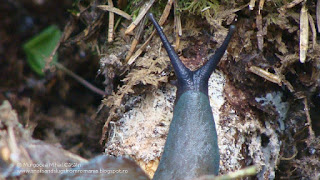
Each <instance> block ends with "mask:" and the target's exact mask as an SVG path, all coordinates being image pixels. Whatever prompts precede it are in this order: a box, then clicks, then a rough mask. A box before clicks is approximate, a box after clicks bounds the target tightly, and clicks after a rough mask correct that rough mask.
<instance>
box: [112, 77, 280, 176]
mask: <svg viewBox="0 0 320 180" xmlns="http://www.w3.org/2000/svg"><path fill="white" fill-rule="evenodd" d="M224 84H225V76H224V75H223V74H222V73H221V72H219V71H217V72H216V73H213V74H212V76H211V78H210V80H209V96H210V104H211V106H212V111H213V114H214V119H215V123H216V127H217V132H218V137H219V142H218V143H219V148H220V158H221V160H220V173H221V174H225V173H227V172H229V171H234V170H237V169H240V168H243V165H244V164H243V162H245V159H251V160H252V161H246V163H249V164H247V165H250V164H256V165H258V166H259V167H260V173H259V174H258V175H257V177H258V178H259V179H265V178H270V179H273V178H274V175H275V167H276V165H277V162H278V157H279V152H280V140H279V137H278V135H277V133H276V132H275V130H274V129H273V128H272V127H271V126H270V124H268V123H266V124H264V125H263V124H261V123H260V121H259V120H258V119H257V118H255V117H254V115H252V114H250V113H248V114H247V116H246V119H245V120H244V121H240V117H238V116H237V115H236V114H235V112H234V110H232V108H231V107H230V105H229V104H228V102H226V101H225V97H224V94H223V93H224V92H223V87H224ZM174 98H175V88H174V87H173V86H171V85H168V86H167V87H166V89H165V90H159V89H158V90H157V91H156V92H155V93H150V94H148V95H146V97H145V99H143V100H142V101H141V103H140V105H138V106H136V107H134V108H133V109H132V110H130V111H129V112H127V113H125V115H124V117H123V118H121V119H120V121H118V122H115V124H114V127H113V129H114V131H113V134H112V135H111V136H110V138H109V140H108V143H107V145H106V153H107V154H114V155H116V156H121V155H130V156H131V157H133V158H134V159H135V160H136V161H137V162H138V163H139V164H140V165H141V166H142V167H143V168H144V169H145V170H146V172H147V173H148V174H149V176H150V177H152V176H153V173H154V171H155V170H156V167H157V164H158V162H159V159H160V156H161V152H162V150H163V146H164V143H165V138H166V134H167V132H168V128H169V125H170V120H171V118H172V110H173V101H174ZM226 106H229V108H223V107H226ZM226 110H228V112H222V111H226ZM226 114H227V116H225V115H226ZM241 122H244V123H241ZM262 133H263V134H264V135H265V136H267V137H268V138H269V143H268V144H267V145H264V146H263V145H262V142H261V134H262ZM243 147H247V150H248V152H244V148H243Z"/></svg>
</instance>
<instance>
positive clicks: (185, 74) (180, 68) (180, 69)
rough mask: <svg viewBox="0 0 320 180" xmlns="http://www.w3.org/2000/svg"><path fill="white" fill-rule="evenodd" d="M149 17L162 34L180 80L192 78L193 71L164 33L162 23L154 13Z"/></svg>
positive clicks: (164, 44) (161, 37) (160, 34)
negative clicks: (156, 18) (180, 57)
mask: <svg viewBox="0 0 320 180" xmlns="http://www.w3.org/2000/svg"><path fill="white" fill-rule="evenodd" d="M148 17H149V19H150V20H151V22H152V23H153V25H154V27H155V28H156V30H157V32H158V34H159V36H160V39H161V41H162V42H163V46H164V48H165V49H166V51H167V53H168V55H169V58H170V61H171V64H172V66H173V69H174V72H175V73H176V76H177V78H178V80H179V81H183V80H186V79H190V78H191V71H190V70H189V69H188V68H187V67H186V66H185V65H184V64H183V63H182V62H181V60H180V59H179V57H178V55H177V53H176V52H175V51H174V49H173V48H172V46H171V44H170V43H169V41H168V39H167V37H166V36H165V35H164V33H163V31H162V29H161V27H160V25H159V24H158V23H157V21H156V20H155V19H154V17H153V14H152V13H149V14H148Z"/></svg>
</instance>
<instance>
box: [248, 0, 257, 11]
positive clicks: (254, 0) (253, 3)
mask: <svg viewBox="0 0 320 180" xmlns="http://www.w3.org/2000/svg"><path fill="white" fill-rule="evenodd" d="M255 6H256V0H250V2H249V9H250V10H253V9H254V7H255Z"/></svg>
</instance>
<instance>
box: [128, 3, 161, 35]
mask: <svg viewBox="0 0 320 180" xmlns="http://www.w3.org/2000/svg"><path fill="white" fill-rule="evenodd" d="M154 1H155V0H150V1H149V2H148V3H146V4H145V6H144V7H143V8H142V9H141V10H140V13H139V15H138V16H137V18H136V19H135V20H134V21H133V22H132V23H131V24H130V25H129V27H128V28H127V30H126V31H125V34H129V33H130V32H132V31H133V30H134V29H135V28H136V26H137V25H138V24H139V23H140V21H141V20H142V18H143V17H145V15H146V14H147V12H148V11H149V9H150V8H151V6H152V5H153V3H154Z"/></svg>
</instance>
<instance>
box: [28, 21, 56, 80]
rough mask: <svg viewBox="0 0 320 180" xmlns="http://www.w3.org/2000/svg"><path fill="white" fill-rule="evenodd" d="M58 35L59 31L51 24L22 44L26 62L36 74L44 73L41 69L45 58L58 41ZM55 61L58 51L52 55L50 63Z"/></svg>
mask: <svg viewBox="0 0 320 180" xmlns="http://www.w3.org/2000/svg"><path fill="white" fill-rule="evenodd" d="M60 37H61V31H60V30H59V29H58V27H57V26H55V25H51V26H49V27H48V28H46V29H45V30H43V31H42V32H41V33H40V34H38V35H36V36H35V37H33V38H32V39H31V40H29V41H28V42H26V43H25V44H24V45H23V50H24V52H25V53H26V55H27V61H28V64H29V66H30V67H31V69H32V70H33V71H35V72H36V73H37V74H39V75H41V76H43V75H44V73H43V71H42V69H43V68H44V67H45V64H46V59H47V58H49V57H50V55H51V53H52V52H53V50H54V48H55V47H56V45H57V44H58V43H59V40H60ZM57 61H58V53H56V55H55V56H54V57H53V59H52V62H51V64H55V63H56V62H57Z"/></svg>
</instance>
